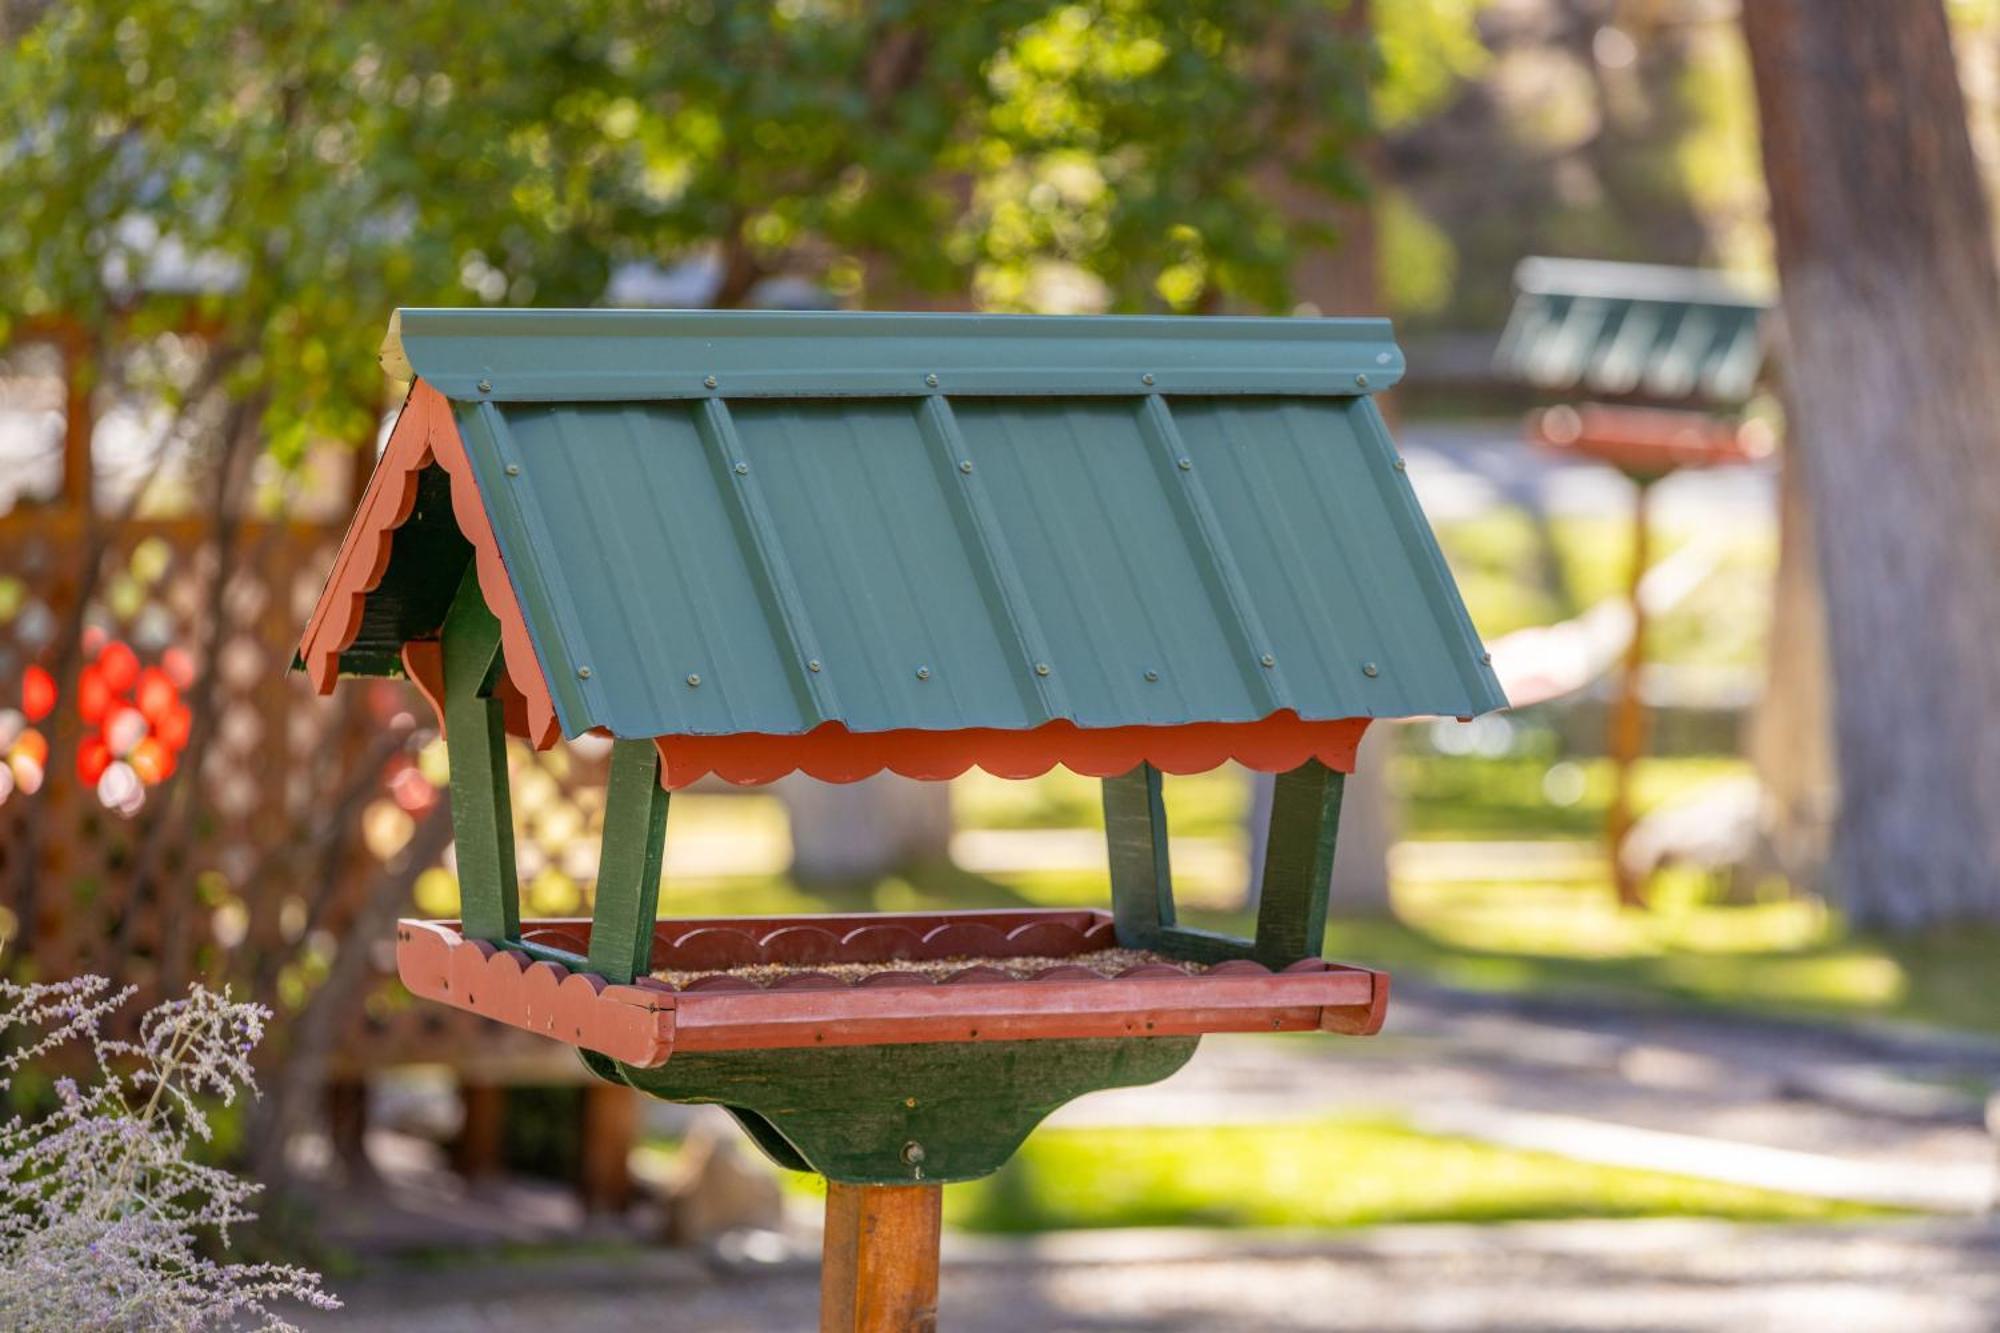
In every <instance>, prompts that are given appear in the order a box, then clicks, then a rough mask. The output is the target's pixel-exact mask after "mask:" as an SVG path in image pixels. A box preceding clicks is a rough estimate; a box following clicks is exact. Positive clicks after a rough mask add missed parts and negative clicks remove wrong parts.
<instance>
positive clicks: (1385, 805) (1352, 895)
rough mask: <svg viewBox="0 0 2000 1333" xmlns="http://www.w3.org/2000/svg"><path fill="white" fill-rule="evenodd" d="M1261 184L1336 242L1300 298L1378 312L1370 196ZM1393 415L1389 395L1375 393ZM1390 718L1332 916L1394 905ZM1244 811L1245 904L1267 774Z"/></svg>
mask: <svg viewBox="0 0 2000 1333" xmlns="http://www.w3.org/2000/svg"><path fill="white" fill-rule="evenodd" d="M1369 8H1370V6H1369V0H1354V2H1353V3H1352V4H1350V5H1348V6H1347V8H1346V9H1344V10H1342V11H1341V12H1340V13H1339V14H1338V15H1337V16H1334V17H1333V18H1331V19H1330V20H1329V21H1331V22H1335V23H1338V24H1340V25H1341V27H1342V28H1343V29H1344V30H1346V31H1347V32H1349V33H1351V34H1354V35H1356V36H1359V35H1362V34H1365V33H1366V32H1367V31H1368V24H1369V18H1370V14H1369ZM1355 156H1356V159H1357V161H1358V162H1359V164H1360V166H1361V169H1362V171H1363V172H1364V173H1365V174H1366V175H1367V177H1368V179H1369V180H1370V181H1371V182H1373V181H1377V180H1379V179H1380V178H1381V175H1382V147H1381V144H1380V142H1379V141H1377V140H1374V139H1370V140H1367V141H1366V142H1364V143H1362V144H1359V145H1357V147H1356V151H1355ZM1264 188H1265V189H1266V190H1267V191H1268V192H1269V193H1270V195H1271V197H1272V198H1273V199H1275V200H1277V201H1278V203H1279V206H1280V207H1282V208H1283V209H1284V210H1285V211H1286V212H1287V213H1289V214H1291V215H1292V216H1293V217H1295V218H1309V219H1313V220H1318V221H1326V222H1330V223H1331V224H1332V225H1333V227H1334V229H1335V231H1336V232H1337V234H1338V237H1339V240H1338V243H1337V244H1334V245H1331V246H1315V247H1311V248H1308V249H1306V250H1305V251H1304V252H1303V253H1302V254H1301V255H1300V256H1299V261H1298V263H1297V264H1296V265H1294V267H1293V269H1292V288H1293V291H1294V293H1295V294H1296V296H1297V298H1298V301H1299V304H1300V305H1301V306H1304V307H1307V308H1309V309H1310V310H1311V311H1313V312H1316V313H1318V314H1321V315H1327V316H1343V315H1344V316H1356V315H1380V314H1382V313H1383V310H1382V297H1381V282H1380V273H1379V271H1378V266H1379V257H1378V254H1377V248H1376V227H1375V209H1374V204H1373V201H1372V199H1359V200H1352V199H1334V198H1330V197H1329V196H1328V195H1327V194H1326V193H1325V192H1324V191H1322V190H1318V189H1312V188H1309V187H1307V186H1305V185H1302V184H1300V183H1299V182H1298V181H1296V180H1294V179H1292V177H1291V176H1290V174H1289V173H1288V172H1287V171H1286V170H1285V164H1284V163H1283V162H1282V161H1274V162H1273V163H1272V164H1271V165H1270V166H1269V167H1267V168H1266V170H1265V172H1264ZM1378 401H1379V402H1380V405H1381V407H1382V408H1383V411H1384V412H1385V413H1387V414H1389V415H1390V418H1391V420H1392V421H1393V420H1394V411H1395V408H1394V403H1393V402H1392V401H1389V400H1386V399H1385V400H1378ZM1389 730H1390V729H1389V727H1387V726H1377V727H1370V728H1369V729H1368V733H1367V736H1366V738H1365V739H1364V740H1363V741H1362V744H1361V752H1360V755H1359V757H1358V758H1357V760H1356V762H1355V768H1354V772H1352V773H1350V774H1349V775H1348V777H1347V783H1346V789H1345V791H1344V792H1343V793H1342V795H1341V803H1340V831H1339V835H1338V843H1337V851H1336V853H1335V855H1334V859H1333V878H1332V896H1331V898H1330V900H1329V901H1328V903H1327V911H1328V912H1329V913H1330V914H1331V915H1334V916H1369V917H1380V916H1387V915H1389V914H1390V911H1391V908H1390V904H1389V846H1390V844H1391V843H1392V842H1394V841H1395V832H1396V806H1395V800H1394V798H1393V797H1392V796H1391V795H1390V792H1389V774H1388V754H1389V750H1390V748H1391V745H1390V741H1389ZM1251 781H1252V786H1251V789H1250V792H1251V795H1250V813H1249V818H1248V820H1247V825H1248V832H1249V836H1250V885H1249V892H1248V895H1247V898H1248V901H1249V902H1250V903H1253V904H1254V903H1255V902H1256V901H1257V895H1258V889H1259V886H1260V885H1261V884H1262V882H1263V878H1264V835H1265V832H1266V830H1268V829H1269V828H1270V824H1271V794H1272V785H1273V780H1272V778H1271V776H1270V775H1269V774H1263V773H1259V774H1254V775H1252V779H1251Z"/></svg>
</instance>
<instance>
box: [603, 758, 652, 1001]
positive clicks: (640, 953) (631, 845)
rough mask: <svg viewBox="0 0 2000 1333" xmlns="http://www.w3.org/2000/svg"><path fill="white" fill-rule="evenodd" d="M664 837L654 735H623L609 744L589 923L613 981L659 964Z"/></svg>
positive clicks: (606, 972)
mask: <svg viewBox="0 0 2000 1333" xmlns="http://www.w3.org/2000/svg"><path fill="white" fill-rule="evenodd" d="M666 838H667V792H666V791H665V789H664V788H662V787H661V786H660V752H659V751H658V750H657V749H656V748H655V747H654V745H653V743H652V742H651V741H647V740H632V741H619V742H617V743H616V744H615V745H614V746H612V749H611V777H610V780H609V783H608V785H607V788H606V792H605V799H604V841H603V843H602V844H601V850H600V852H599V854H598V858H597V905H596V909H595V910H594V911H593V912H592V914H591V926H590V970H591V971H593V972H595V973H597V974H598V975H600V976H602V977H603V978H604V979H605V980H607V981H613V982H619V983H629V982H631V981H633V980H634V979H636V978H638V977H643V976H646V975H648V974H649V973H651V971H652V970H653V922H654V919H655V917H657V916H658V914H659V903H660V857H661V853H662V852H663V851H664V849H665V847H666Z"/></svg>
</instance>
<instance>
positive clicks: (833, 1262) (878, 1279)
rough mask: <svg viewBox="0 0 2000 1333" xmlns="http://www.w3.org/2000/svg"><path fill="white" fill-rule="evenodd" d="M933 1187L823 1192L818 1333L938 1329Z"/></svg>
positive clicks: (940, 1200)
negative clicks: (824, 1215) (823, 1238)
mask: <svg viewBox="0 0 2000 1333" xmlns="http://www.w3.org/2000/svg"><path fill="white" fill-rule="evenodd" d="M943 1208H944V1189H943V1187H942V1186H938V1185H843V1184H840V1183H838V1182H834V1183H830V1184H828V1186H827V1188H826V1236H825V1240H824V1242H823V1244H822V1247H821V1252H820V1254H821V1258H820V1287H819V1327H820V1333H931V1331H932V1330H934V1329H935V1328H936V1327H937V1322H938V1313H937V1299H938V1244H939V1241H940V1240H941V1239H942V1237H943V1228H944V1215H943Z"/></svg>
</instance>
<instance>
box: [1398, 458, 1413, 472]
mask: <svg viewBox="0 0 2000 1333" xmlns="http://www.w3.org/2000/svg"><path fill="white" fill-rule="evenodd" d="M1409 470H1410V460H1409V459H1407V458H1398V459H1397V460H1396V471H1398V472H1408V471H1409Z"/></svg>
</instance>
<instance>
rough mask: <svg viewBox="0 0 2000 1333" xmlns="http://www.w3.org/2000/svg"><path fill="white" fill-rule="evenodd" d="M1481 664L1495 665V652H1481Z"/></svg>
mask: <svg viewBox="0 0 2000 1333" xmlns="http://www.w3.org/2000/svg"><path fill="white" fill-rule="evenodd" d="M1479 665H1481V666H1492V665H1493V654H1492V653H1481V654H1480V655H1479Z"/></svg>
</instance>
